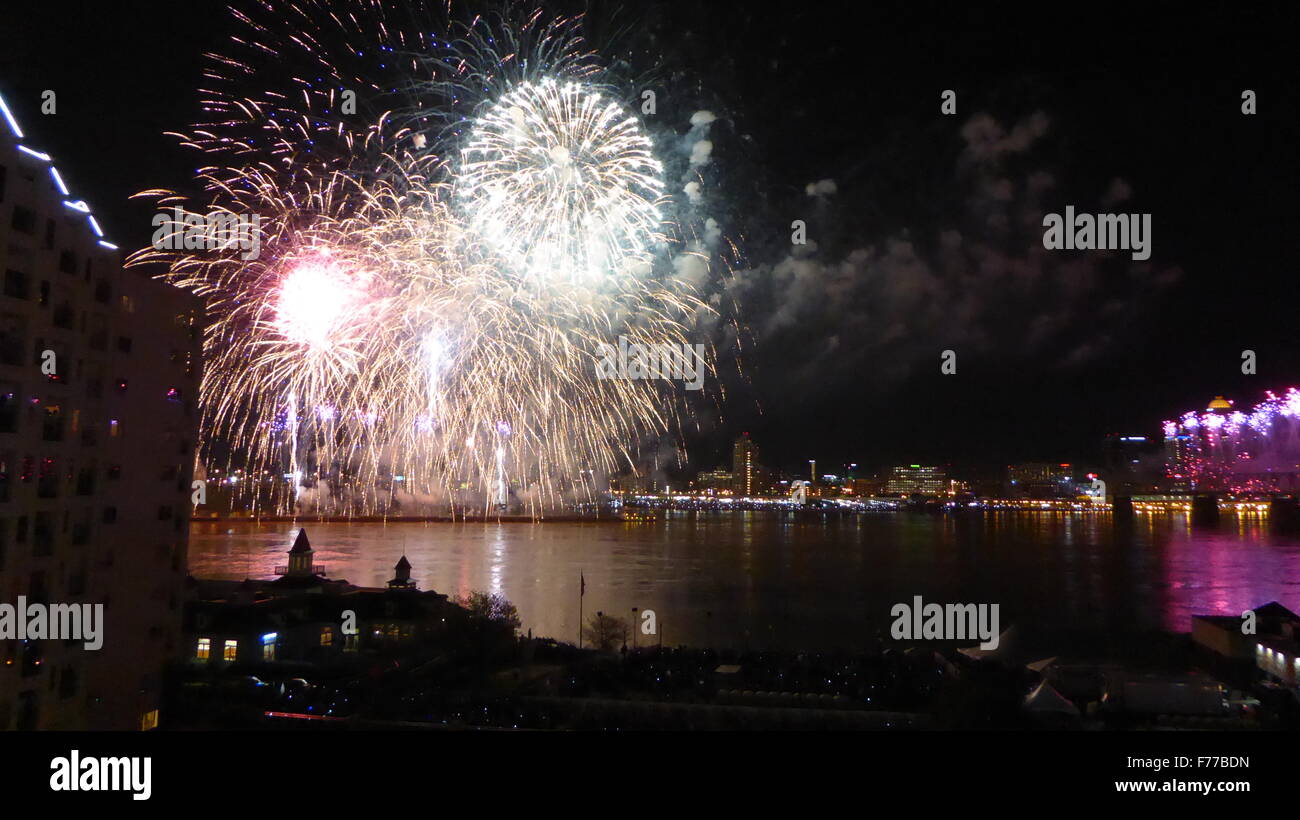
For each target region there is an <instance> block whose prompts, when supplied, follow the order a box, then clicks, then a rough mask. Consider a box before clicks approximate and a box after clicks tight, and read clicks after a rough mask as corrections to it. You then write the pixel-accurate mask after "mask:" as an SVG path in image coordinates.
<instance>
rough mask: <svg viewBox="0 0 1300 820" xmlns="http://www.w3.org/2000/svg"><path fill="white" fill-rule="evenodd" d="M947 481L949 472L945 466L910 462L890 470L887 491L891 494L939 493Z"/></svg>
mask: <svg viewBox="0 0 1300 820" xmlns="http://www.w3.org/2000/svg"><path fill="white" fill-rule="evenodd" d="M947 483H948V473H947V471H946V470H945V469H944V468H943V467H925V466H922V465H920V464H909V465H906V466H902V467H895V468H894V469H893V470H892V471H891V472H890V476H889V482H888V483H887V484H886V485H885V491H886V492H887V493H889V494H890V495H914V494H918V493H919V494H920V495H939V494H940V493H942V492H943V491H944V489H945V488H946V486H947Z"/></svg>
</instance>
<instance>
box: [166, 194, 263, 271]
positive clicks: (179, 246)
mask: <svg viewBox="0 0 1300 820" xmlns="http://www.w3.org/2000/svg"><path fill="white" fill-rule="evenodd" d="M152 224H153V226H154V227H155V228H157V230H156V231H154V233H153V240H152V244H153V248H154V250H158V251H179V250H186V251H218V250H230V249H233V248H237V249H239V250H241V251H243V252H244V253H243V255H241V256H240V257H239V258H240V259H243V260H244V261H248V260H250V259H256V258H257V257H258V256H259V255H261V253H262V217H261V215H259V214H236V213H231V212H230V211H213V212H212V213H210V214H200V213H195V212H193V211H186V210H185V209H184V208H182V207H180V206H179V205H178V206H176V207H174V208H172V212H171V213H167V212H166V211H160V212H159V213H156V214H154V216H153V222H152Z"/></svg>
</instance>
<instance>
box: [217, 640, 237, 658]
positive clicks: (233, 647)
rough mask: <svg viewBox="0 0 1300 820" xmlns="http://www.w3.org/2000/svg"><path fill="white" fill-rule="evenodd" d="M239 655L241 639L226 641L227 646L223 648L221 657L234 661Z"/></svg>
mask: <svg viewBox="0 0 1300 820" xmlns="http://www.w3.org/2000/svg"><path fill="white" fill-rule="evenodd" d="M238 655H239V641H226V645H225V647H224V648H223V649H222V650H221V659H222V660H227V661H233V660H235V658H236V657H238Z"/></svg>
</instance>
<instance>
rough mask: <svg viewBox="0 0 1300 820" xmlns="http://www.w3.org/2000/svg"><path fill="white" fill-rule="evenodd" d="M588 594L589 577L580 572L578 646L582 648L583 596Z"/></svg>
mask: <svg viewBox="0 0 1300 820" xmlns="http://www.w3.org/2000/svg"><path fill="white" fill-rule="evenodd" d="M586 594H587V579H586V578H585V577H584V576H583V574H582V573H581V572H579V573H578V648H579V649H581V648H582V598H583V596H585V595H586Z"/></svg>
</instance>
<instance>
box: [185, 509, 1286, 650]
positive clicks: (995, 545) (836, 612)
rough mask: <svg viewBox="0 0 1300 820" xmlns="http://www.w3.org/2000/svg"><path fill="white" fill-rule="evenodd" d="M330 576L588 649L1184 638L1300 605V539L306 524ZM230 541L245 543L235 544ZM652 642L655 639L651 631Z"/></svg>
mask: <svg viewBox="0 0 1300 820" xmlns="http://www.w3.org/2000/svg"><path fill="white" fill-rule="evenodd" d="M305 526H306V527H307V532H308V535H309V536H310V539H311V542H312V546H313V548H314V549H315V550H316V553H315V562H316V563H317V564H323V565H324V566H325V568H326V570H327V571H328V572H329V575H330V577H331V578H345V579H347V580H348V581H351V582H352V583H355V584H361V585H366V586H379V585H382V584H383V582H385V581H387V580H388V579H389V578H391V577H392V575H393V565H394V564H395V563H396V562H397V559H398V558H399V557H401V555H402V554H403V553H405V554H406V556H407V558H408V559H409V560H410V562H411V565H412V577H413V578H414V579H415V580H416V581H418V582H419V585H420V588H421V589H434V590H437V591H438V592H442V593H446V594H449V595H451V596H453V597H457V596H462V595H465V594H467V593H468V592H470V590H480V589H481V590H487V591H490V592H500V593H502V594H504V595H505V596H506V597H507V598H509V599H510V600H511V601H512V602H514V604H515V605H516V606H517V607H518V608H519V613H520V616H521V618H522V620H523V625H524V628H525V629H529V628H531V629H532V630H533V633H534V635H545V636H551V637H555V638H559V639H561V640H568V641H574V640H576V638H577V632H578V621H579V617H578V606H579V602H578V583H579V580H578V579H579V573H582V574H583V575H585V577H586V580H587V594H586V597H585V598H584V599H583V604H582V605H583V608H584V609H585V613H586V615H587V616H590V615H591V613H593V612H595V611H597V610H601V611H604V612H607V613H613V614H616V615H619V616H621V617H623V618H626V619H629V620H630V617H631V608H632V607H638V608H639V609H641V610H645V609H652V610H654V611H655V614H656V616H657V619H658V623H659V627H660V630H661V632H662V633H663V640H664V642H665V643H667V644H678V643H685V644H697V645H698V644H710V645H723V644H728V645H733V646H750V647H755V648H787V649H788V648H804V649H830V648H835V647H843V648H849V649H852V648H857V647H859V646H861V645H862V643H863V641H864V639H865V638H867V637H869V636H871V635H873V634H875V633H876V632H878V631H886V630H887V629H888V625H889V623H890V621H891V618H890V616H889V610H890V607H891V606H893V604H895V603H898V602H901V601H907V602H910V601H911V600H912V596H914V595H921V596H922V597H923V598H924V599H925V600H926V601H927V602H931V601H933V602H938V603H948V602H952V603H958V602H960V603H998V604H1000V605H1001V612H1002V618H1001V620H1002V624H1003V625H1004V626H1005V625H1007V624H1009V623H1013V622H1017V621H1019V622H1022V623H1023V622H1032V623H1034V624H1036V625H1038V626H1044V627H1049V628H1050V627H1052V626H1063V627H1083V628H1088V629H1093V628H1095V629H1097V630H1116V631H1127V630H1140V629H1151V628H1156V629H1159V628H1163V629H1168V630H1172V631H1180V632H1185V631H1188V630H1189V629H1190V621H1189V619H1190V617H1191V616H1192V615H1193V614H1197V613H1210V612H1213V613H1220V614H1226V613H1232V614H1240V613H1241V611H1242V610H1244V609H1247V608H1250V607H1253V606H1257V605H1259V604H1262V603H1265V602H1267V601H1271V600H1278V601H1280V602H1282V603H1283V604H1284V605H1286V606H1289V607H1292V608H1297V607H1300V589H1298V586H1300V541H1297V540H1296V539H1294V538H1281V537H1277V536H1273V535H1270V533H1269V531H1268V527H1267V522H1266V520H1264V521H1261V520H1259V519H1242V520H1238V519H1237V518H1234V517H1227V518H1225V519H1224V522H1223V524H1222V526H1221V527H1220V528H1218V529H1217V530H1200V529H1192V528H1190V527H1189V526H1188V523H1187V518H1186V516H1185V515H1159V516H1138V517H1136V518H1135V519H1134V520H1133V522H1132V523H1131V524H1130V525H1128V526H1126V527H1125V526H1121V527H1117V526H1115V525H1114V524H1113V523H1112V521H1111V518H1110V516H1109V515H1082V514H1078V515H1062V514H1038V513H1019V512H1000V513H983V514H962V515H959V516H949V517H945V516H928V515H923V514H911V513H899V514H882V515H862V516H846V517H837V516H828V517H826V518H822V517H821V516H820V515H816V514H812V515H808V514H805V515H804V516H801V517H792V516H790V515H789V514H783V513H777V512H728V513H685V512H683V513H669V514H668V515H667V516H666V517H664V518H661V519H660V520H659V521H657V522H653V523H648V524H630V523H629V524H624V523H594V522H593V523H543V524H524V523H505V524H450V523H429V524H412V523H400V524H387V525H384V524H320V523H306V524H305ZM227 531H230V532H227ZM296 532H297V530H296V527H295V526H294V525H292V524H287V523H278V524H260V525H258V524H251V523H234V522H220V523H201V524H195V525H194V527H193V532H192V536H191V540H190V571H191V572H192V573H193V574H194V575H196V576H198V577H202V578H227V579H242V578H247V577H252V578H269V577H272V576H273V573H274V571H275V567H276V566H278V565H283V564H285V563H287V561H286V557H285V551H286V550H288V548H289V546H290V544H291V543H292V540H293V536H294V534H295V533H296ZM641 640H645V639H644V638H641Z"/></svg>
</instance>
